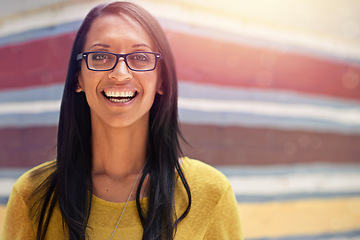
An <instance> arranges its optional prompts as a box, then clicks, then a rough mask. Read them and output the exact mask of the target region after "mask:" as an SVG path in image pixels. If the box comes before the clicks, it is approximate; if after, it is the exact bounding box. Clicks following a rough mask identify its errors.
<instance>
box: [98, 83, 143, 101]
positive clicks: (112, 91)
mask: <svg viewBox="0 0 360 240" xmlns="http://www.w3.org/2000/svg"><path fill="white" fill-rule="evenodd" d="M100 92H101V95H102V96H103V97H104V99H105V100H106V102H107V103H109V104H110V105H113V106H126V105H129V104H131V103H133V102H134V101H135V99H136V98H137V96H138V95H139V91H138V90H137V89H135V88H124V87H117V86H111V87H106V88H102V89H101V90H100Z"/></svg>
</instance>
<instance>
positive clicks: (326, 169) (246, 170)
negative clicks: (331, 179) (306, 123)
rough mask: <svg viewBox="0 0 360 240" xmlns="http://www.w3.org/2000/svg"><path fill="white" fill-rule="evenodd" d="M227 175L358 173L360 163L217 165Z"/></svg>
mask: <svg viewBox="0 0 360 240" xmlns="http://www.w3.org/2000/svg"><path fill="white" fill-rule="evenodd" d="M215 167H216V168H217V169H218V170H219V171H221V172H222V173H224V174H225V175H226V176H227V177H232V176H241V177H246V176H251V177H254V176H283V175H291V174H299V173H306V174H311V173H327V174H331V173H343V174H344V175H346V174H347V173H358V174H360V164H329V163H328V164H318V163H311V164H310V163H309V164H294V165H270V166H256V167H250V166H226V167H224V166H215Z"/></svg>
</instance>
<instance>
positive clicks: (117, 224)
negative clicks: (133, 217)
mask: <svg viewBox="0 0 360 240" xmlns="http://www.w3.org/2000/svg"><path fill="white" fill-rule="evenodd" d="M144 167H145V165H144V166H143V168H142V169H141V171H140V172H139V174H138V175H137V177H136V180H135V182H134V185H133V187H132V189H131V192H130V194H129V197H128V199H127V201H126V204H125V207H124V209H123V211H122V213H121V215H120V217H119V220H118V221H117V223H116V226H115V228H114V231H113V232H112V234H111V236H110V238H109V240H111V239H112V237H113V236H114V234H115V231H116V229H117V227H118V226H119V223H120V221H121V218H122V216H123V215H124V212H125V209H126V207H127V205H128V203H129V201H130V198H131V196H132V194H133V192H134V189H135V186H136V183H137V181H138V179H139V177H140V175H141V173H142V171H143V170H144Z"/></svg>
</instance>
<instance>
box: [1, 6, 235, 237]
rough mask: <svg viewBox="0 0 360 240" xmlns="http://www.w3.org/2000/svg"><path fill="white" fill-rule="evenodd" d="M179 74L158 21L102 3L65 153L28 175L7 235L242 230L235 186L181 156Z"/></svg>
mask: <svg viewBox="0 0 360 240" xmlns="http://www.w3.org/2000/svg"><path fill="white" fill-rule="evenodd" d="M179 136H180V132H179V125H178V113H177V80H176V73H175V66H174V61H173V57H172V53H171V50H170V47H169V44H168V42H167V40H166V37H165V35H164V33H163V31H162V30H161V28H160V26H159V24H158V23H157V22H156V20H155V19H154V18H153V17H152V16H151V15H150V14H149V13H148V12H146V11H145V10H144V9H142V8H140V7H139V6H137V5H134V4H131V3H127V2H117V3H112V4H109V5H101V6H98V7H95V8H94V9H93V10H91V11H90V13H89V14H88V15H87V17H86V18H85V20H84V21H83V23H82V25H81V27H80V29H79V31H78V33H77V36H76V38H75V42H74V45H73V49H72V52H71V57H70V63H69V69H68V75H67V79H66V83H65V88H64V94H63V99H62V104H61V110H60V120H59V128H58V145H57V159H56V160H54V161H51V162H48V163H44V164H42V165H40V166H38V167H36V168H34V169H32V170H30V171H29V172H27V173H25V174H24V175H23V176H22V177H20V178H19V180H18V181H17V183H16V184H15V186H14V188H13V191H12V193H11V196H10V199H9V202H8V206H7V212H6V216H5V223H4V228H3V235H2V236H3V239H241V236H240V235H241V232H240V221H239V213H238V210H237V204H236V200H235V197H234V194H233V192H232V189H231V186H230V184H229V182H228V181H227V180H226V178H225V177H224V176H223V175H222V174H221V173H220V172H218V171H217V170H215V169H213V168H212V167H210V166H208V165H206V164H204V163H201V162H199V161H196V160H191V159H188V158H185V157H181V156H182V153H181V149H180V145H179V140H178V137H179Z"/></svg>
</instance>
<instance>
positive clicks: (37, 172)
mask: <svg viewBox="0 0 360 240" xmlns="http://www.w3.org/2000/svg"><path fill="white" fill-rule="evenodd" d="M55 168H56V160H52V161H49V162H45V163H42V164H40V165H38V166H36V167H34V168H31V169H30V170H28V171H27V172H25V173H24V174H22V175H21V176H20V177H19V178H18V179H17V181H16V182H15V184H14V186H13V192H16V193H17V194H18V195H19V196H20V197H21V198H22V199H23V200H24V201H26V200H27V199H28V198H29V197H30V196H31V195H32V194H33V193H34V191H36V190H37V189H38V187H39V186H40V185H41V184H42V183H43V182H44V181H45V180H46V179H47V178H48V177H49V176H50V175H51V174H52V173H53V172H54V171H55Z"/></svg>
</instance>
